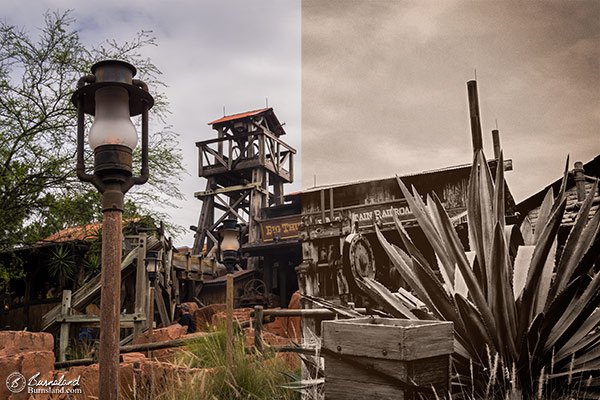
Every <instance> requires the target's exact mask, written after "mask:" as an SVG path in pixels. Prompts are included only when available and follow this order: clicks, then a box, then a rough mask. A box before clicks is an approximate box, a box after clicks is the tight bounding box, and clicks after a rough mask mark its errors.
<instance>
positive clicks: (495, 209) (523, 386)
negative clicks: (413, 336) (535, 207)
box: [378, 152, 600, 397]
mask: <svg viewBox="0 0 600 400" xmlns="http://www.w3.org/2000/svg"><path fill="white" fill-rule="evenodd" d="M501 161H502V160H500V162H499V163H498V168H499V169H498V171H497V173H496V177H495V182H492V179H491V173H490V171H489V167H488V164H487V162H486V161H485V157H484V156H483V153H482V152H478V153H477V154H476V156H475V158H474V160H473V166H472V170H471V176H470V179H469V188H468V196H467V197H468V199H467V213H468V225H469V240H470V244H471V250H472V251H471V253H470V254H469V255H467V254H466V253H465V251H464V249H463V248H462V244H461V242H460V240H459V239H458V235H457V234H456V232H455V230H454V227H453V225H452V222H451V220H450V218H449V217H448V215H447V213H446V212H445V210H444V208H443V206H442V204H441V201H439V199H438V198H437V196H436V195H435V193H434V194H432V195H429V196H428V197H427V205H426V204H425V203H424V202H423V200H422V199H421V197H420V196H419V194H418V193H417V192H416V190H415V189H414V188H412V193H411V192H410V191H409V190H408V189H407V188H406V186H405V185H404V184H403V182H402V181H400V179H398V184H399V186H400V188H401V190H402V192H403V194H404V196H405V198H406V200H407V202H408V204H409V206H410V207H411V210H412V211H413V214H414V215H415V218H416V220H417V222H418V223H419V226H420V227H421V229H422V231H423V233H424V234H425V236H426V238H427V240H428V241H429V242H430V244H431V245H432V247H433V249H434V252H435V254H436V256H437V258H438V260H439V264H440V269H441V272H442V276H443V284H444V285H445V286H446V287H447V288H448V291H449V292H450V293H454V295H453V296H452V297H450V296H448V292H447V291H446V290H445V289H444V288H443V287H442V282H439V280H438V278H437V277H436V276H435V274H434V273H433V269H432V268H431V266H430V265H429V263H428V261H427V259H426V258H425V257H424V256H423V254H421V253H420V251H419V250H418V249H417V247H416V246H415V244H414V243H413V242H412V240H411V239H410V237H409V235H408V234H407V233H406V231H405V229H404V228H403V227H402V225H401V224H400V222H399V221H398V220H397V218H395V219H394V220H395V223H396V227H397V230H398V232H399V235H400V238H401V240H402V242H403V244H404V247H405V248H406V254H405V253H404V251H403V250H401V249H399V248H398V247H395V246H394V245H392V244H390V243H389V242H387V240H385V237H384V236H383V235H382V234H381V232H379V233H378V238H379V240H380V242H381V243H382V246H383V247H384V249H385V251H386V253H387V254H388V256H389V257H390V258H391V259H392V262H393V263H394V264H397V265H398V270H399V272H400V273H401V275H403V276H406V277H409V279H407V280H410V281H412V284H411V286H414V287H415V288H417V289H416V290H415V292H416V293H417V296H418V297H422V299H421V300H423V301H424V302H425V303H426V304H427V305H428V307H430V309H431V310H432V311H433V312H434V313H435V314H436V315H438V317H440V318H443V319H447V320H452V321H454V322H455V332H456V336H457V341H458V343H457V347H458V346H460V348H461V352H462V353H464V351H468V352H469V353H470V354H471V357H472V358H473V359H474V360H475V361H476V363H475V365H476V366H477V365H478V364H481V365H479V366H480V367H482V365H483V364H485V363H483V362H481V363H478V362H479V361H481V360H482V359H483V358H485V355H486V352H487V351H489V352H490V359H491V358H493V356H495V354H496V353H499V356H500V357H501V358H500V361H501V365H504V366H509V365H512V366H513V370H514V371H515V373H516V374H517V375H518V379H515V373H513V375H512V377H511V376H510V374H508V378H506V379H505V381H506V382H504V384H505V385H506V386H505V389H504V390H507V389H508V388H509V387H513V389H515V390H517V391H519V392H520V393H521V392H522V393H523V396H524V397H527V396H531V395H535V393H536V390H537V383H539V382H540V373H541V371H542V370H543V371H545V372H548V371H549V373H548V374H545V377H544V378H543V379H544V380H545V381H547V380H552V379H561V377H562V376H566V375H561V374H563V373H564V372H565V371H566V370H568V369H569V368H570V369H571V370H573V368H574V366H575V368H577V371H583V372H582V373H581V374H580V375H581V377H583V376H584V375H585V376H586V379H588V377H589V374H588V372H589V371H591V370H592V369H593V368H596V367H598V369H599V371H600V350H598V349H599V348H600V328H599V327H598V324H599V323H600V313H599V312H598V311H595V308H596V306H597V305H600V277H599V276H598V275H595V276H594V278H593V279H592V278H590V276H588V275H587V274H588V273H590V271H592V266H593V265H594V263H595V262H596V259H597V258H598V254H600V215H598V214H597V215H595V216H594V217H592V218H589V212H590V209H591V207H590V203H591V202H592V201H593V196H594V193H592V194H590V195H588V197H587V199H586V201H585V202H584V203H583V204H582V206H581V209H580V210H579V214H578V217H577V219H576V222H575V224H574V227H573V230H572V232H571V234H570V235H569V238H568V240H567V243H566V244H565V247H564V250H563V251H562V253H561V255H558V257H557V255H556V252H557V244H556V243H557V242H556V239H557V233H558V229H559V227H560V225H561V222H562V218H563V215H564V212H565V209H566V182H567V180H566V177H567V176H568V175H567V174H568V159H567V168H566V170H565V174H564V177H563V181H562V183H561V187H560V189H559V190H558V193H557V196H556V198H554V193H553V192H552V191H549V192H548V194H547V195H546V197H545V199H544V201H543V204H542V206H541V208H540V213H539V216H538V220H537V229H536V230H535V232H533V231H532V230H531V226H530V224H527V222H528V221H527V219H526V220H525V223H524V224H523V225H521V226H520V227H505V225H504V223H505V222H504V211H503V205H504V174H503V171H502V170H501V169H502V163H501ZM596 188H597V186H596V184H595V185H594V189H593V190H592V192H595V191H596V190H597V189H596ZM409 256H410V258H412V265H411V262H410V258H409ZM555 259H558V260H560V262H559V270H558V271H557V272H558V275H557V278H556V279H555V280H554V281H553V280H552V272H553V269H554V266H555ZM451 276H452V277H453V279H451ZM409 283H410V282H409ZM465 287H466V290H465ZM423 291H424V292H425V293H422V294H419V293H420V292H423ZM457 292H458V293H457ZM467 296H468V297H467ZM381 301H386V300H385V299H381ZM586 363H587V364H586ZM460 365H461V367H460V368H462V371H463V372H464V368H463V367H464V366H465V365H467V363H465V362H464V360H462V363H461V364H460ZM586 365H587V366H588V367H589V368H588V369H587V370H586V368H587V367H586ZM455 367H456V366H455ZM467 369H468V368H467ZM584 372H585V373H584ZM586 374H587V375H586ZM499 375H501V376H499V379H502V376H504V374H499ZM473 376H474V379H477V377H481V376H485V374H483V373H482V371H481V370H480V371H478V372H476V373H474V374H473ZM568 376H569V382H570V381H571V380H572V381H573V382H572V383H573V385H575V384H578V382H581V379H583V378H581V379H580V378H576V377H574V375H573V374H572V373H569V374H568ZM478 386H479V387H481V385H478ZM484 386H485V385H484ZM588 387H589V386H588Z"/></svg>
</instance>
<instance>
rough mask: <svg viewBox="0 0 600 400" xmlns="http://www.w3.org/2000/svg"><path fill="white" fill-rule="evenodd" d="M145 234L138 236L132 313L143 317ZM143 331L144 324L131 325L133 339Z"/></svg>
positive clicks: (144, 299)
mask: <svg viewBox="0 0 600 400" xmlns="http://www.w3.org/2000/svg"><path fill="white" fill-rule="evenodd" d="M146 238H147V234H146V233H140V234H139V236H138V249H137V250H138V251H137V263H136V270H135V305H134V310H135V311H134V313H135V314H139V315H143V314H145V313H146V281H147V280H148V279H147V278H146V262H145V259H146ZM143 330H144V322H143V321H139V322H136V323H135V324H134V325H133V338H134V339H135V338H137V337H138V336H139V335H140V334H141V333H142V332H143Z"/></svg>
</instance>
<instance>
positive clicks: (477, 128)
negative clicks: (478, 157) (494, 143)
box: [467, 80, 483, 154]
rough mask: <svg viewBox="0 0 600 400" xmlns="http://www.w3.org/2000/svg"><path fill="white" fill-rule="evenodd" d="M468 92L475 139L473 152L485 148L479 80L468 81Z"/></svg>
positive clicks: (472, 130)
mask: <svg viewBox="0 0 600 400" xmlns="http://www.w3.org/2000/svg"><path fill="white" fill-rule="evenodd" d="M467 94H468V96H469V115H470V118H471V139H472V141H473V154H475V153H477V151H479V150H483V139H482V137H481V117H480V116H479V95H478V94H477V81H475V80H472V81H468V82H467Z"/></svg>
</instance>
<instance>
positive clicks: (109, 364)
mask: <svg viewBox="0 0 600 400" xmlns="http://www.w3.org/2000/svg"><path fill="white" fill-rule="evenodd" d="M121 230H122V211H121V210H115V209H110V210H105V211H104V221H103V223H102V270H101V281H102V286H101V287H102V290H101V293H100V327H101V329H100V345H99V354H98V364H99V369H100V380H99V381H100V382H106V383H108V382H110V383H112V384H101V385H100V390H99V398H100V399H103V400H118V398H119V385H118V382H119V344H120V343H119V337H120V317H121V316H120V313H119V307H120V304H121V252H122V240H121Z"/></svg>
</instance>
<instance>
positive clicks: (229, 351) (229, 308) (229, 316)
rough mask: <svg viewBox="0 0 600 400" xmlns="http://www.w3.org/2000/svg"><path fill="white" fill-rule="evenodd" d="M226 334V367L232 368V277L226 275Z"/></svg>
mask: <svg viewBox="0 0 600 400" xmlns="http://www.w3.org/2000/svg"><path fill="white" fill-rule="evenodd" d="M226 313H227V319H226V324H227V326H226V329H227V331H226V333H227V343H226V347H225V353H226V357H227V365H228V366H229V367H233V275H232V274H227V300H226Z"/></svg>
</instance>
